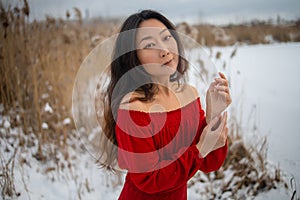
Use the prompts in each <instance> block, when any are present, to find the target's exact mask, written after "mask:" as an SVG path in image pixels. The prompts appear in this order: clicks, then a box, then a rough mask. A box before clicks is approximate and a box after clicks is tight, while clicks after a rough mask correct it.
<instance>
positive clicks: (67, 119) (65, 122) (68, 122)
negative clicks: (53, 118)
mask: <svg viewBox="0 0 300 200" xmlns="http://www.w3.org/2000/svg"><path fill="white" fill-rule="evenodd" d="M63 124H64V125H68V124H71V119H70V118H66V119H64V121H63Z"/></svg>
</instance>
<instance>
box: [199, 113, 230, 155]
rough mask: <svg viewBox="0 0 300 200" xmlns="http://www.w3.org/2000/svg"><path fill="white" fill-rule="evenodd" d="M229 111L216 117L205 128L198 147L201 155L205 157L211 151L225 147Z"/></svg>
mask: <svg viewBox="0 0 300 200" xmlns="http://www.w3.org/2000/svg"><path fill="white" fill-rule="evenodd" d="M227 133H228V128H227V112H225V113H224V114H223V116H221V115H220V116H218V117H215V118H214V119H213V120H211V121H210V122H209V123H208V124H207V125H206V127H205V128H204V130H203V132H202V134H201V136H200V140H199V142H198V144H197V148H198V150H199V152H200V154H201V155H200V156H201V157H203V158H204V157H205V156H206V155H207V154H209V153H210V152H211V151H214V150H216V149H218V148H221V147H223V146H224V145H225V144H226V140H227Z"/></svg>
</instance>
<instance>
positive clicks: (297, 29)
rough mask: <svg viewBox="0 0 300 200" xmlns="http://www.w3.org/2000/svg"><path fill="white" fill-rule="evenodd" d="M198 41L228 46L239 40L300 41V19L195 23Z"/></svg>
mask: <svg viewBox="0 0 300 200" xmlns="http://www.w3.org/2000/svg"><path fill="white" fill-rule="evenodd" d="M194 27H195V28H197V29H198V31H199V33H198V38H197V40H198V42H199V43H200V44H203V45H207V46H226V45H233V44H235V43H237V42H240V43H246V44H268V43H270V42H273V41H276V42H299V41H300V19H299V20H297V21H289V22H284V23H281V24H274V23H273V22H272V23H271V22H265V21H253V22H252V23H249V24H238V25H232V24H231V25H226V26H214V25H208V24H200V25H195V26H194Z"/></svg>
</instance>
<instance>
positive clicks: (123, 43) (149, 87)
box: [99, 10, 188, 169]
mask: <svg viewBox="0 0 300 200" xmlns="http://www.w3.org/2000/svg"><path fill="white" fill-rule="evenodd" d="M148 19H157V20H159V21H160V22H162V23H163V24H164V25H165V26H166V27H167V28H168V29H169V30H170V33H171V34H172V36H173V37H174V39H175V40H176V42H177V47H178V55H179V61H178V66H177V72H175V73H174V74H173V75H171V77H170V80H171V81H177V82H178V83H179V81H180V80H182V78H183V74H184V73H185V72H186V70H187V67H188V63H187V61H186V60H185V59H184V57H183V53H184V51H183V45H182V43H181V41H180V39H179V35H178V34H177V32H176V31H175V26H174V25H173V24H172V23H171V22H170V21H169V20H168V19H167V18H166V17H164V16H163V15H162V14H160V13H158V12H156V11H153V10H143V11H141V12H139V13H135V14H133V15H131V16H129V17H128V18H127V19H126V20H125V22H124V23H123V24H122V26H121V29H120V33H125V34H119V35H118V36H117V39H116V42H115V46H114V52H113V55H112V63H111V65H110V82H109V84H108V87H107V90H106V92H105V94H104V102H103V103H104V115H103V117H104V118H103V119H104V121H103V126H102V131H103V133H104V134H102V137H101V138H100V139H101V143H102V146H101V147H102V149H101V151H102V153H101V155H100V159H99V162H100V164H101V166H102V167H106V168H108V169H114V166H115V165H116V163H117V145H118V144H117V141H116V136H115V126H116V116H117V110H118V108H119V106H120V102H121V100H122V98H123V97H124V96H125V95H126V94H128V93H130V92H133V91H137V92H139V93H141V94H143V97H141V98H138V100H140V101H149V100H152V99H153V96H154V94H155V92H156V91H157V90H156V89H157V88H156V87H155V85H154V84H153V83H151V80H150V76H148V75H147V73H146V72H145V71H143V69H142V68H139V69H141V70H136V71H134V72H133V73H127V72H128V71H129V70H132V69H134V68H135V67H136V66H140V65H141V63H140V61H139V59H138V57H137V52H136V45H135V38H136V29H137V28H139V25H140V23H141V22H143V21H145V20H148ZM126 31H129V32H130V34H126ZM126 73H127V74H129V77H128V78H125V79H122V84H118V81H120V79H121V78H122V76H124V74H126ZM140 83H146V84H142V85H140ZM139 85H140V86H139ZM136 86H139V87H137V88H136Z"/></svg>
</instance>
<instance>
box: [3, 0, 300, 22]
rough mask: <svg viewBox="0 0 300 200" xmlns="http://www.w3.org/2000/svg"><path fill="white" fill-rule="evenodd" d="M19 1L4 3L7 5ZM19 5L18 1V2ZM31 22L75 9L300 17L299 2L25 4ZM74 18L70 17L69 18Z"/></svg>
mask: <svg viewBox="0 0 300 200" xmlns="http://www.w3.org/2000/svg"><path fill="white" fill-rule="evenodd" d="M8 1H10V2H13V1H15V2H20V0H13V1H12V0H7V2H8ZM21 2H22V1H21ZM28 2H29V5H30V8H31V18H32V19H33V18H36V19H43V18H44V16H45V15H46V14H47V15H50V16H54V17H63V18H65V13H66V10H69V11H70V12H71V15H72V14H73V13H74V11H73V9H72V8H73V7H78V8H79V9H80V10H81V11H82V13H83V16H84V17H85V16H86V13H89V16H90V17H97V16H102V17H112V16H128V15H130V14H132V13H134V12H137V11H139V10H142V9H149V8H150V9H155V10H157V11H160V12H162V13H163V14H164V15H166V16H167V17H168V18H170V20H171V21H173V22H178V21H182V20H189V21H191V22H199V21H206V22H211V23H219V24H220V23H226V22H231V23H237V22H242V21H245V20H250V19H253V18H259V19H268V18H273V19H276V17H277V16H278V15H280V16H281V17H283V18H286V19H296V18H299V17H300V0H225V1H220V0H207V1H205V0H151V1H148V0H28ZM73 15H74V14H73Z"/></svg>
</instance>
